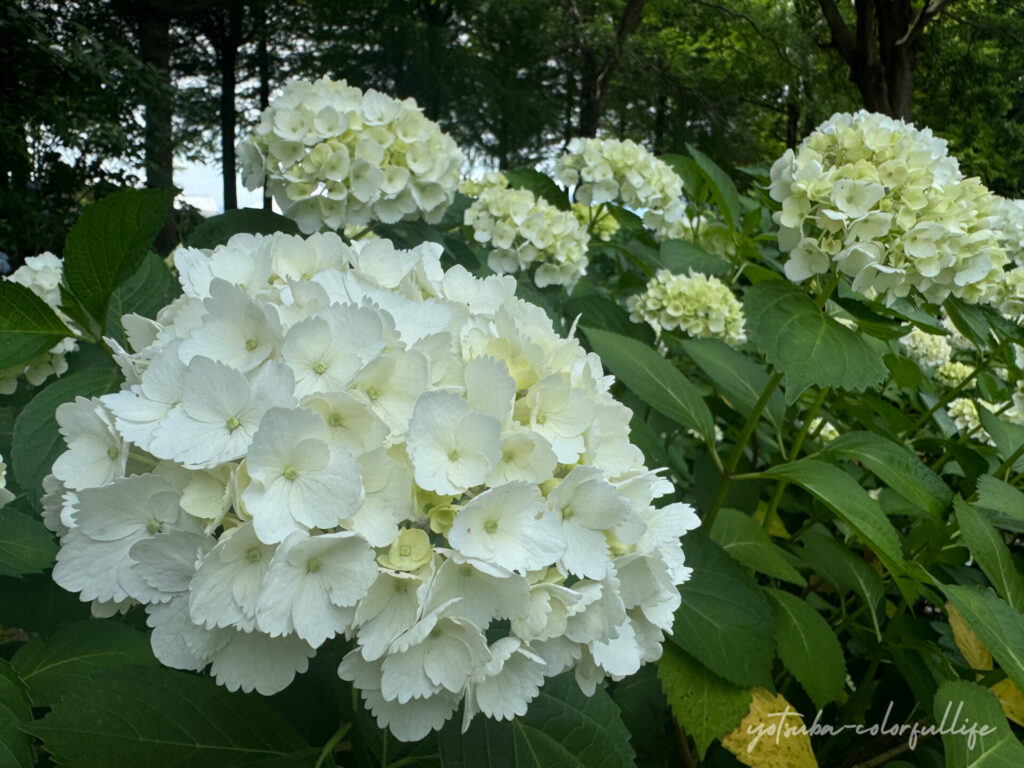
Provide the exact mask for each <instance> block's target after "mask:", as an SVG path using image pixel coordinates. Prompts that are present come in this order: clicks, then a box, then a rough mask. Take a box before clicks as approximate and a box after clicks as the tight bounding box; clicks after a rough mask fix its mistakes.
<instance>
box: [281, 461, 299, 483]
mask: <svg viewBox="0 0 1024 768" xmlns="http://www.w3.org/2000/svg"><path fill="white" fill-rule="evenodd" d="M281 474H282V476H284V479H285V480H294V479H295V478H297V477H298V476H299V470H297V469H296V468H295V467H293V466H292V465H291V464H289V465H288V466H287V467H285V468H284V472H282V473H281Z"/></svg>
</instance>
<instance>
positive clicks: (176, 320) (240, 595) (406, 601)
mask: <svg viewBox="0 0 1024 768" xmlns="http://www.w3.org/2000/svg"><path fill="white" fill-rule="evenodd" d="M296 126H298V123H296ZM295 130H298V128H295ZM441 252H442V249H441V247H440V246H438V245H436V244H434V243H426V244H424V245H421V246H419V247H417V248H415V249H412V250H410V251H401V250H396V249H395V247H394V246H393V244H392V243H391V242H390V241H388V240H384V239H377V240H371V241H358V242H356V243H354V244H347V243H345V242H344V241H343V240H342V239H341V237H339V236H338V235H336V234H334V233H323V234H316V235H313V236H311V237H308V238H301V237H293V236H289V235H283V234H277V235H270V236H252V235H237V236H235V237H233V238H232V239H231V240H230V241H228V243H227V244H225V245H223V246H220V247H218V248H216V249H214V250H213V251H200V250H195V249H188V248H182V249H179V250H178V252H177V253H176V254H175V265H176V267H177V269H178V273H179V279H180V282H181V284H182V288H183V290H184V294H183V296H181V297H180V298H178V299H176V300H175V301H174V302H173V303H172V304H170V305H169V306H167V307H165V308H164V309H163V310H161V311H160V312H159V313H158V314H157V318H156V320H155V321H146V322H145V323H144V322H142V321H141V320H139V319H138V318H132V317H127V318H126V319H125V325H126V328H128V329H129V339H130V344H131V347H132V349H131V351H125V352H124V357H125V364H126V366H127V368H128V369H130V370H131V371H133V372H134V375H133V376H132V377H130V378H129V379H128V380H127V381H126V382H125V383H124V384H123V385H122V388H121V390H120V391H119V392H116V393H113V394H110V395H105V396H103V397H102V398H94V399H91V400H87V399H85V398H79V399H78V400H76V401H75V402H73V403H67V404H65V405H62V406H61V407H60V409H59V410H58V412H57V418H58V421H59V423H60V427H61V432H62V434H63V435H64V437H65V440H66V442H67V445H68V449H67V450H66V451H65V452H64V453H63V454H62V455H61V456H60V457H59V458H58V460H57V462H56V463H55V465H54V469H53V472H54V474H53V475H52V476H50V477H49V478H48V479H47V481H46V483H45V484H44V485H45V488H46V491H47V495H46V498H45V499H44V508H45V510H46V513H45V520H46V523H47V526H48V527H49V528H50V529H51V530H54V531H55V532H56V533H57V534H58V535H59V536H60V537H61V549H60V553H59V555H58V562H57V566H56V568H55V569H54V578H55V579H56V580H57V582H58V583H59V584H61V585H62V586H64V587H65V588H66V589H69V590H71V591H74V592H77V593H79V594H80V596H81V597H82V599H83V600H89V601H97V602H96V603H95V606H96V611H97V612H100V613H106V614H109V613H110V612H111V611H114V610H121V609H125V608H127V607H129V606H131V605H133V604H135V603H141V604H143V605H144V606H145V610H146V613H147V615H148V619H147V621H148V624H149V626H150V627H151V628H152V634H151V643H152V646H153V650H154V653H155V654H156V656H157V658H159V659H160V660H161V661H162V662H163V663H164V664H166V665H168V666H171V667H175V668H179V669H189V670H202V669H204V668H206V667H209V669H210V673H211V674H212V675H213V677H214V678H215V679H216V680H217V681H218V682H219V683H220V684H222V685H225V686H227V687H228V688H229V689H231V690H236V689H241V690H245V691H252V690H256V691H259V692H260V693H263V694H273V693H275V692H277V691H280V690H281V689H283V688H285V687H287V686H288V685H289V684H290V683H291V681H292V679H293V678H294V676H295V675H296V674H297V673H301V672H303V671H304V670H305V669H306V668H307V665H308V663H309V659H310V657H312V656H313V655H314V654H315V653H316V652H317V650H318V649H319V648H320V647H322V646H323V645H324V644H325V643H327V642H329V641H330V640H331V639H332V638H335V637H338V636H345V637H347V638H348V639H350V640H354V643H355V648H354V650H352V651H351V652H350V653H349V654H348V655H347V656H346V657H345V659H344V661H343V663H342V664H341V666H340V668H339V674H340V675H341V676H342V677H344V678H345V679H347V680H351V681H354V682H355V685H356V687H358V688H359V689H360V691H361V693H362V695H363V698H364V699H365V701H366V703H367V705H368V707H369V708H370V709H371V710H372V711H373V714H374V716H375V717H376V718H377V721H378V722H379V723H380V724H381V725H382V726H384V727H388V728H390V729H391V731H392V732H393V733H394V734H395V736H396V737H398V738H400V739H404V740H413V739H419V738H422V737H423V736H425V735H426V734H427V733H429V731H430V730H432V729H437V728H440V727H441V726H442V725H443V724H444V722H445V721H446V720H447V719H448V718H449V717H451V715H452V714H453V713H454V712H455V710H457V709H458V707H459V705H460V703H462V702H465V712H466V721H465V725H468V722H469V720H470V719H471V718H472V717H473V716H474V715H476V714H481V715H483V716H485V717H493V718H499V719H501V718H509V717H513V716H515V715H517V714H522V713H523V712H525V711H526V709H527V707H528V706H529V703H530V701H531V700H532V699H533V698H534V697H535V696H536V695H537V693H538V691H539V689H540V687H541V686H542V685H543V681H544V679H545V678H547V677H551V676H553V675H557V674H560V673H561V672H563V671H565V670H567V669H573V670H575V672H576V675H577V680H578V682H579V684H580V686H581V688H582V690H584V691H585V692H587V693H592V692H593V690H594V688H595V686H596V685H597V683H598V682H599V681H600V680H601V679H603V678H604V677H611V678H613V679H621V678H622V677H624V676H626V675H629V674H632V673H633V672H635V671H636V670H637V669H639V667H640V665H641V664H643V663H645V662H647V661H651V660H654V659H656V658H657V657H658V656H659V655H660V652H661V641H662V639H663V637H664V633H665V632H667V631H669V630H670V629H671V626H672V614H673V611H674V610H675V607H676V606H678V603H679V592H678V589H677V586H678V585H679V584H680V583H682V582H683V581H685V580H686V579H687V578H688V577H689V574H690V571H689V569H688V568H687V567H686V565H685V558H684V554H683V550H682V549H681V547H680V542H679V538H680V536H682V535H683V534H685V533H686V532H687V531H689V530H691V529H693V528H695V527H696V526H697V525H698V524H699V520H698V518H697V516H696V515H695V514H694V512H693V510H692V508H691V507H689V506H688V505H686V504H683V503H679V502H677V503H673V504H669V505H667V506H663V507H660V508H659V507H656V506H655V501H656V500H657V499H659V498H661V497H664V496H666V495H668V494H670V493H672V491H673V488H672V485H671V483H669V482H668V481H666V480H664V479H662V478H660V477H659V476H658V474H657V472H656V471H650V470H648V469H647V468H646V467H645V466H644V459H643V454H642V453H641V452H640V451H639V449H637V448H636V447H635V446H633V445H632V444H631V443H630V441H629V426H628V425H629V421H630V417H631V414H630V411H629V409H628V408H626V407H625V406H623V405H622V404H620V403H618V402H617V401H616V400H615V399H614V398H613V397H612V395H611V394H610V387H611V385H612V384H613V383H614V382H613V379H612V378H611V377H610V376H605V375H604V373H603V371H602V369H601V364H600V360H599V359H598V358H597V356H596V355H593V354H588V353H587V352H585V350H584V349H583V348H582V347H581V346H580V344H579V342H578V341H576V340H575V339H573V338H562V337H560V336H559V335H558V334H557V333H556V332H555V330H554V327H553V326H552V323H551V321H550V320H549V319H548V317H547V315H546V314H544V312H543V311H542V310H541V309H539V308H538V307H535V306H533V305H531V304H528V303H526V302H524V301H522V300H521V299H518V298H517V297H516V296H515V285H516V283H515V280H513V279H512V278H511V277H507V276H498V275H492V276H489V277H487V278H483V279H479V278H476V277H473V276H472V275H471V274H470V273H469V272H467V271H466V270H465V269H463V268H462V267H458V266H457V267H452V268H451V269H448V270H445V269H443V268H442V266H441V263H440V255H441Z"/></svg>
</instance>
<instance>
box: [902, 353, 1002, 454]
mask: <svg viewBox="0 0 1024 768" xmlns="http://www.w3.org/2000/svg"><path fill="white" fill-rule="evenodd" d="M987 367H988V358H983V359H982V361H981V362H980V363H978V364H977V365H976V366H975V367H974V370H973V371H971V373H970V375H969V376H967V378H965V379H964V380H963V381H961V382H960V383H959V384H957V385H956V386H955V387H953V388H952V389H951V390H949V392H947V393H946V394H945V395H943V396H942V397H940V398H939V399H938V400H937V401H936V402H935V405H933V406H932V407H931V408H929V409H928V410H927V411H925V412H924V413H923V414H922V415H921V417H920V418H919V419H918V420H917V421H915V422H914V423H913V424H912V425H911V427H910V430H909V431H908V432H907V435H906V438H907V439H908V440H913V438H914V437H915V436H916V435H917V433H918V432H920V431H921V428H922V427H923V426H924V425H925V424H927V423H928V420H929V419H930V418H931V417H932V416H934V415H935V412H936V411H938V410H939V409H940V408H945V407H946V406H947V405H949V404H950V403H951V402H953V401H954V400H956V398H957V397H959V396H960V394H961V393H962V392H963V391H964V390H965V389H966V388H967V385H968V384H970V383H972V382H973V381H974V379H975V378H977V376H978V374H979V373H981V372H982V371H983V370H985V368H987Z"/></svg>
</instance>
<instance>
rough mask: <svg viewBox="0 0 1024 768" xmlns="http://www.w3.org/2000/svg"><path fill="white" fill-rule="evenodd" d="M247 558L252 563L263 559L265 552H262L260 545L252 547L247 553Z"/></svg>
mask: <svg viewBox="0 0 1024 768" xmlns="http://www.w3.org/2000/svg"><path fill="white" fill-rule="evenodd" d="M245 559H246V560H248V561H249V562H250V563H258V562H259V561H260V560H262V559H263V553H262V552H260V548H259V547H250V548H249V551H248V552H246V553H245Z"/></svg>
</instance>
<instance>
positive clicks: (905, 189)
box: [771, 111, 1008, 303]
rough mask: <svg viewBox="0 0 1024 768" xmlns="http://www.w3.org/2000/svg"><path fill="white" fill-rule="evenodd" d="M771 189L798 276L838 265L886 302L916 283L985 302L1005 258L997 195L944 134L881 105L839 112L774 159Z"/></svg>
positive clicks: (792, 271)
mask: <svg viewBox="0 0 1024 768" xmlns="http://www.w3.org/2000/svg"><path fill="white" fill-rule="evenodd" d="M771 196H772V198H773V199H775V200H776V201H778V202H779V203H781V204H782V210H781V211H779V212H777V213H776V214H775V221H776V223H777V224H778V225H779V248H780V249H781V250H782V251H784V252H786V253H788V254H789V258H788V259H787V261H786V264H785V271H786V276H787V277H788V278H789V279H790V280H792V281H794V282H801V281H803V280H806V279H807V278H809V277H811V276H812V275H816V274H822V273H824V272H828V271H830V270H833V269H834V270H837V271H838V272H839V273H841V274H844V275H848V276H849V277H850V278H851V280H852V281H853V288H854V290H856V291H861V292H865V291H869V290H872V289H873V290H875V291H877V292H878V294H879V295H882V296H883V297H884V299H885V301H887V302H891V301H893V300H895V299H896V298H898V297H903V296H907V295H908V294H909V293H910V292H911V291H912V290H915V289H916V290H917V291H918V292H920V293H921V294H922V295H923V296H924V297H925V298H926V299H927V300H928V301H932V302H934V303H941V302H942V301H943V300H944V299H945V298H946V297H947V296H949V295H950V294H952V295H954V296H958V297H961V298H963V299H965V300H967V301H971V302H981V301H989V300H991V299H992V298H993V294H994V292H995V289H996V286H998V284H999V283H1000V282H1001V280H1002V271H1003V267H1004V266H1005V265H1006V264H1007V262H1008V258H1007V255H1006V252H1005V250H1004V248H1003V246H1002V244H1001V242H1000V241H1001V239H1002V235H1001V231H1000V225H999V216H998V209H999V205H998V198H997V197H996V196H995V195H993V194H992V193H991V192H989V191H988V190H987V189H986V188H985V187H984V185H982V183H981V182H980V181H979V180H978V179H976V178H970V179H968V178H964V176H963V174H962V173H961V172H960V168H959V166H958V164H957V162H956V160H955V159H954V158H953V157H950V156H949V155H948V153H947V146H946V142H945V141H944V140H942V139H939V138H936V137H935V136H933V135H932V133H931V131H930V130H929V129H927V128H924V129H918V128H915V127H914V126H913V125H911V124H908V123H905V122H903V121H901V120H895V119H893V118H890V117H887V116H885V115H879V114H875V113H870V112H865V111H860V112H857V113H855V114H848V113H839V114H835V115H833V116H832V117H831V118H829V119H828V120H826V121H825V122H824V123H822V124H821V125H820V126H818V128H817V129H816V130H815V131H814V132H813V133H811V135H810V136H808V137H807V138H806V139H804V141H803V142H802V143H801V144H800V146H799V147H797V149H796V150H795V151H794V150H792V149H790V150H787V151H786V153H785V154H784V155H783V156H782V157H780V158H779V159H778V160H777V161H776V162H775V164H774V165H773V166H772V171H771Z"/></svg>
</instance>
